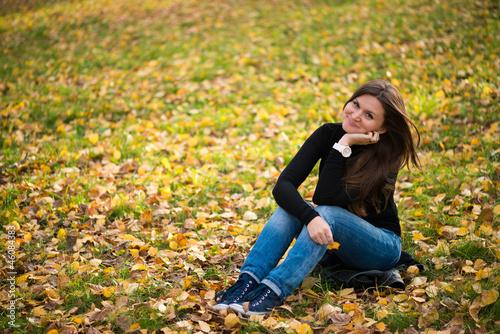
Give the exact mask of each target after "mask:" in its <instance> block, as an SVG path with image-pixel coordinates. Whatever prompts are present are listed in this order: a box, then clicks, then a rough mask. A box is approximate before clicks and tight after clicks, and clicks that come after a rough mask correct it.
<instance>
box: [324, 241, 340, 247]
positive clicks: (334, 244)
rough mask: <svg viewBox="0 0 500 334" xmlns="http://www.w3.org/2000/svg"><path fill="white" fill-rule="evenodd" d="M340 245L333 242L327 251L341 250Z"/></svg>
mask: <svg viewBox="0 0 500 334" xmlns="http://www.w3.org/2000/svg"><path fill="white" fill-rule="evenodd" d="M339 246H340V244H339V243H338V242H335V241H334V242H333V245H330V244H329V245H328V247H326V248H327V249H339Z"/></svg>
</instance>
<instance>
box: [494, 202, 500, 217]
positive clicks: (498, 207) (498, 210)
mask: <svg viewBox="0 0 500 334" xmlns="http://www.w3.org/2000/svg"><path fill="white" fill-rule="evenodd" d="M493 213H494V214H495V215H496V216H500V204H498V205H495V207H494V208H493Z"/></svg>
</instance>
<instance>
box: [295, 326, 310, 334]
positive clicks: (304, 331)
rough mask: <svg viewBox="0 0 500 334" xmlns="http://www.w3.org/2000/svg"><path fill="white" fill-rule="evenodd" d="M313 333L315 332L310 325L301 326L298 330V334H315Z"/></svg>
mask: <svg viewBox="0 0 500 334" xmlns="http://www.w3.org/2000/svg"><path fill="white" fill-rule="evenodd" d="M313 333H314V332H313V330H312V328H311V326H309V325H308V324H302V325H300V327H299V328H298V330H297V334H313Z"/></svg>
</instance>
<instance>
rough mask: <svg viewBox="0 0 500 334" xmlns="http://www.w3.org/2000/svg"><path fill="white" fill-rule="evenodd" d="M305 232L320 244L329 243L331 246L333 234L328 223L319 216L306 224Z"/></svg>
mask: <svg viewBox="0 0 500 334" xmlns="http://www.w3.org/2000/svg"><path fill="white" fill-rule="evenodd" d="M307 232H309V236H310V237H311V239H312V240H313V241H314V242H315V243H317V244H320V245H327V244H330V245H332V246H333V236H332V231H331V230H330V225H328V223H327V222H326V221H325V220H324V219H323V218H321V217H320V216H317V217H315V218H314V219H313V220H311V221H310V222H309V224H307Z"/></svg>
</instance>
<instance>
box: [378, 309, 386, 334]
mask: <svg viewBox="0 0 500 334" xmlns="http://www.w3.org/2000/svg"><path fill="white" fill-rule="evenodd" d="M388 314H389V312H388V311H387V310H382V311H379V312H377V319H378V320H380V319H382V318H384V317H386V316H387V315H388ZM381 331H383V330H381Z"/></svg>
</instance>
